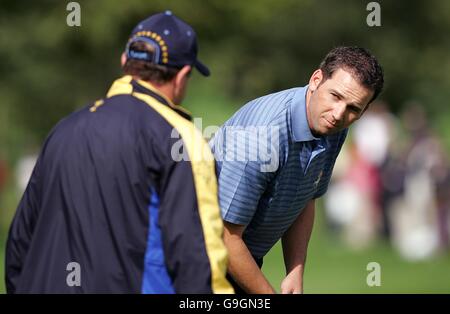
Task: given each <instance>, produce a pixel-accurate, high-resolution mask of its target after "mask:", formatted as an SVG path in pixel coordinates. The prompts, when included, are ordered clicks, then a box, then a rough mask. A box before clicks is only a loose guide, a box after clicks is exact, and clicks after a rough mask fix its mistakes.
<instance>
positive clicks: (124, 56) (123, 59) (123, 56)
mask: <svg viewBox="0 0 450 314" xmlns="http://www.w3.org/2000/svg"><path fill="white" fill-rule="evenodd" d="M126 62H127V56H126V55H125V52H123V53H122V55H121V56H120V64H121V65H122V67H123V66H124V65H125V63H126Z"/></svg>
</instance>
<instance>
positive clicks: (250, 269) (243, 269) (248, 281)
mask: <svg viewBox="0 0 450 314" xmlns="http://www.w3.org/2000/svg"><path fill="white" fill-rule="evenodd" d="M244 230H245V226H243V225H236V224H232V223H229V222H226V221H224V242H225V246H226V247H227V249H228V252H229V261H228V272H229V273H230V275H231V277H233V279H234V281H236V283H237V284H238V285H239V286H240V287H241V288H242V289H244V290H245V291H246V292H247V293H251V294H256V293H266V294H270V293H275V290H274V289H273V288H272V286H271V285H270V283H269V281H268V280H267V279H266V278H265V277H264V274H263V273H262V271H261V270H260V269H259V267H258V265H257V264H256V262H255V260H254V259H253V257H252V255H251V254H250V251H249V250H248V248H247V246H246V245H245V243H244V241H243V240H242V234H243V232H244Z"/></svg>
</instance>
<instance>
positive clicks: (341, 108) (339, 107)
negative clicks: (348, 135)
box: [333, 102, 346, 122]
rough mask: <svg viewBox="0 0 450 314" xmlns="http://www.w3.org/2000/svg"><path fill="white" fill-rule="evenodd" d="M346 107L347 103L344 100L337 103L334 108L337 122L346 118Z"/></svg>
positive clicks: (334, 116)
mask: <svg viewBox="0 0 450 314" xmlns="http://www.w3.org/2000/svg"><path fill="white" fill-rule="evenodd" d="M345 108H346V105H345V103H343V102H340V103H338V104H336V105H335V107H334V109H333V119H334V120H335V121H336V122H339V121H341V120H342V119H343V118H344V113H345Z"/></svg>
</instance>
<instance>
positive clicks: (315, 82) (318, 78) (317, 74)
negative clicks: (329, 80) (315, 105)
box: [309, 69, 323, 92]
mask: <svg viewBox="0 0 450 314" xmlns="http://www.w3.org/2000/svg"><path fill="white" fill-rule="evenodd" d="M322 80H323V73H322V70H321V69H317V70H315V71H314V73H313V74H312V75H311V78H310V79H309V89H310V90H311V91H312V92H314V91H315V90H316V89H317V88H318V87H319V85H320V83H321V82H322Z"/></svg>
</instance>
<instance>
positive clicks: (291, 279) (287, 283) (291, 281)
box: [281, 265, 303, 294]
mask: <svg viewBox="0 0 450 314" xmlns="http://www.w3.org/2000/svg"><path fill="white" fill-rule="evenodd" d="M281 293H282V294H300V293H303V269H302V267H301V266H300V265H299V266H297V267H296V268H294V269H293V270H292V271H291V272H290V273H289V274H288V275H287V276H286V278H284V280H283V281H282V282H281Z"/></svg>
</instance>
